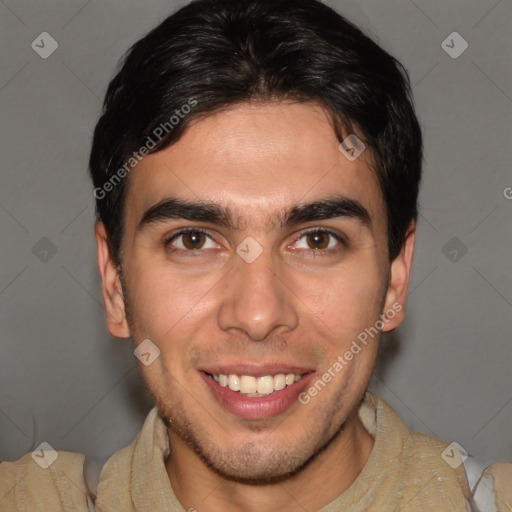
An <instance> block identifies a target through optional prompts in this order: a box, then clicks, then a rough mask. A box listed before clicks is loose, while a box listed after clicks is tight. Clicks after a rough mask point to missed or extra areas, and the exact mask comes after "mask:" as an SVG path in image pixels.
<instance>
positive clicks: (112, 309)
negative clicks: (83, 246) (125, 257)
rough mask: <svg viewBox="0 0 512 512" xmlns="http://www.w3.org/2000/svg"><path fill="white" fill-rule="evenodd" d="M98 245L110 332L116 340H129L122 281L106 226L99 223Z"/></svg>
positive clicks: (99, 264)
mask: <svg viewBox="0 0 512 512" xmlns="http://www.w3.org/2000/svg"><path fill="white" fill-rule="evenodd" d="M94 236H95V237H96V245H97V262H98V269H99V272H100V276H101V289H102V294H103V304H104V306H105V313H106V314H107V329H108V332H109V333H110V334H111V335H112V336H114V337H116V338H128V337H129V336H130V329H129V327H128V322H127V320H126V313H125V308H124V301H123V290H122V288H121V280H120V279H119V274H118V271H117V268H116V266H115V265H114V262H113V261H112V258H111V257H110V251H109V248H108V241H107V240H108V237H107V232H106V230H105V225H104V224H103V223H102V222H97V223H96V227H95V229H94Z"/></svg>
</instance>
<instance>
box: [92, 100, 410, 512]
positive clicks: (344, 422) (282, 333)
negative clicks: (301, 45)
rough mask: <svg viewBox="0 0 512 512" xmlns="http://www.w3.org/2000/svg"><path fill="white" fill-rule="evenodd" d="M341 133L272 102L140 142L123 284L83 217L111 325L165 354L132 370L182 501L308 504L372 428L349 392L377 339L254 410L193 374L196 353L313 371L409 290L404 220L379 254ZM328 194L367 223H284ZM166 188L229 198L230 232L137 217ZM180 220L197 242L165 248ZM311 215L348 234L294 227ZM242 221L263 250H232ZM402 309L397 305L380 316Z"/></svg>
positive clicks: (339, 480) (345, 481)
mask: <svg viewBox="0 0 512 512" xmlns="http://www.w3.org/2000/svg"><path fill="white" fill-rule="evenodd" d="M338 146H339V142H338V141H337V139H336V137H335V134H334V131H333V128H332V124H331V122H330V120H329V117H328V115H327V114H326V112H325V111H324V110H323V109H322V108H321V107H319V106H318V105H315V104H313V103H303V104H297V103H290V102H277V103H266V104H242V105H236V106H233V107H230V108H229V109H227V110H225V111H222V112H218V113H215V114H213V115H210V116H208V117H206V118H204V119H202V120H200V121H197V122H194V123H193V124H192V125H191V126H190V127H189V128H188V129H187V131H186V132H185V134H184V136H183V137H182V138H181V139H180V141H178V142H177V143H176V144H174V145H172V146H171V147H168V148H166V149H164V150H162V151H160V152H158V153H155V154H153V155H149V156H147V157H145V158H144V159H143V160H142V162H141V163H140V164H139V165H138V166H137V167H136V168H135V169H134V170H133V171H132V173H131V174H130V176H129V182H128V192H127V196H126V203H125V204H126V209H125V211H126V215H125V219H126V223H125V232H124V237H123V242H122V267H123V276H124V278H123V284H124V299H123V290H122V285H121V280H120V278H119V275H118V273H117V271H116V268H115V266H114V265H113V264H112V260H111V259H110V257H109V253H108V248H107V242H106V233H105V229H104V226H103V225H102V224H101V223H98V224H97V226H96V238H97V244H98V266H99V270H100V274H101V277H102V283H103V298H104V302H105V308H106V313H107V326H108V330H109V332H110V333H111V334H112V335H113V336H116V337H128V336H132V338H133V343H134V347H136V346H137V345H138V344H139V343H140V342H141V341H142V340H144V339H145V338H149V339H151V340H152V342H153V343H155V345H157V346H158V347H159V349H160V351H161V353H160V356H159V357H158V358H157V359H156V360H155V361H154V362H153V363H152V364H151V365H149V366H143V365H142V364H141V365H140V370H141V372H142V375H143V377H144V380H145V382H146V384H147V386H148V388H149V389H150V391H151V393H152V394H153V396H154V398H155V400H156V402H157V404H158V405H159V407H160V409H161V411H163V413H164V414H165V415H166V416H167V417H168V418H169V419H170V426H169V429H168V430H169V438H170V446H171V454H170V457H169V458H168V459H167V461H166V467H167V472H168V475H169V479H170V482H171V484H172V487H173V490H174V492H175V494H176V496H177V497H178V499H179V500H180V502H181V503H182V504H183V506H184V507H185V509H188V508H189V507H195V508H196V509H197V510H200V511H201V512H209V511H214V510H226V511H238V510H244V511H252V510H258V511H260V512H262V511H274V510H275V511H277V510H279V511H282V510H287V511H292V510H304V508H305V509H307V510H311V511H312V510H319V509H320V508H321V507H323V506H325V505H326V504H327V503H329V502H330V501H332V500H333V499H335V498H336V497H337V496H338V495H339V494H340V493H342V492H343V491H344V490H345V489H347V488H348V487H349V486H350V484H351V483H352V482H353V481H354V480H355V479H356V478H357V475H358V474H359V473H360V471H361V469H362V468H363V466H364V464H365V463H366V461H367V460H368V457H369V455H370V453H371V450H372V447H373V438H372V437H371V436H370V435H369V434H368V432H367V431H366V430H365V429H364V427H363V425H362V423H361V422H360V420H359V417H358V415H357V407H358V404H359V403H360V401H361V399H362V398H363V396H364V393H365V391H366V389H367V386H368V383H369V380H370V377H371V374H372V371H373V369H374V365H375V360H376V356H377V348H378V336H376V337H374V338H373V339H370V340H369V342H368V344H367V345H366V346H365V347H364V348H363V349H362V350H361V352H359V353H358V354H357V355H355V356H354V358H353V359H352V360H351V361H349V362H348V364H347V366H345V367H344V368H343V370H342V371H341V372H339V373H338V374H337V375H336V377H335V378H334V379H332V381H331V382H330V383H328V384H327V385H326V386H325V388H324V389H323V390H322V391H321V392H320V393H318V395H317V396H315V397H314V398H312V399H311V401H310V402H309V403H308V404H306V405H302V404H301V403H299V402H295V403H294V404H293V405H292V406H291V407H290V408H289V409H288V410H286V411H285V412H284V413H282V414H278V415H276V416H273V417H270V418H266V419H254V420H248V419H243V418H240V417H238V416H236V415H234V414H232V413H230V412H229V411H226V410H225V409H224V408H223V406H221V405H220V404H219V402H218V401H217V400H216V399H215V398H214V396H213V394H212V393H211V391H210V389H209V388H208V386H207V385H206V384H205V383H204V380H203V378H202V377H201V376H200V374H199V372H198V369H199V368H201V367H204V365H206V364H207V365H215V364H222V363H224V364H234V363H241V362H243V363H257V364H264V363H270V362H273V363H282V364H291V365H298V366H302V367H305V368H308V369H310V370H311V371H313V372H315V375H314V376H313V377H314V378H313V380H312V382H314V381H315V380H317V379H318V378H319V377H321V376H322V374H324V373H325V372H326V371H327V369H328V368H329V367H331V366H332V365H333V363H334V362H335V361H336V360H337V358H338V356H340V355H343V354H344V353H345V352H346V351H347V350H348V349H349V348H350V345H351V343H352V341H353V340H355V339H356V338H357V335H358V334H359V333H360V332H362V331H363V330H364V329H365V328H368V327H370V326H373V325H375V322H376V321H377V320H378V319H379V315H380V314H381V313H384V312H385V311H387V310H389V309H392V305H393V304H397V303H399V304H400V305H404V303H405V297H406V293H407V286H408V281H409V274H410V269H411V264H412V256H413V248H414V233H415V231H414V225H413V224H412V225H411V227H410V230H409V233H408V236H407V238H406V243H405V245H404V247H403V249H402V252H401V253H400V255H399V256H398V257H397V258H396V259H395V260H394V261H393V262H391V263H390V262H389V259H388V250H387V229H386V213H385V207H384V203H383V198H382V194H381V191H380V188H379V186H378V182H377V178H376V176H375V172H374V170H373V169H372V166H371V165H372V164H371V158H370V157H371V155H370V151H365V152H364V153H363V154H362V155H361V156H360V157H359V158H357V159H356V160H355V161H349V160H348V159H347V158H346V157H345V156H344V155H343V154H342V153H341V152H340V151H339V149H338ZM336 194H338V195H343V196H344V197H347V198H350V199H354V200H357V201H359V202H360V203H361V204H362V205H363V206H364V208H366V209H367V211H368V212H369V215H370V219H371V226H369V227H367V226H364V225H363V223H362V222H360V221H359V220H358V219H354V218H348V217H340V218H334V219H327V220H321V221H314V222H305V223H303V224H300V225H298V226H293V227H287V228H281V227H280V225H279V223H278V222H276V221H275V219H276V216H277V215H278V214H279V213H281V212H282V211H283V210H284V209H287V208H290V207H291V206H293V205H296V204H299V203H303V202H310V201H314V200H321V199H328V198H330V197H332V196H333V195H336ZM169 196H172V197H178V198H182V199H187V200H193V201H198V200H201V199H203V200H211V201H215V202H217V203H218V204H220V205H223V206H226V207H229V208H230V209H231V210H232V211H233V215H234V218H235V219H236V220H237V221H238V223H239V226H238V227H239V228H240V229H239V230H230V229H227V228H224V227H219V226H216V225H212V224H210V223H208V222H197V221H188V220H183V219H171V220H169V219H167V220H163V221H161V222H155V223H151V224H149V225H146V226H145V227H144V228H143V229H140V230H139V229H137V227H138V224H139V222H140V220H141V218H142V216H143V214H144V212H145V211H146V210H147V209H148V208H150V207H151V206H153V205H155V204H156V203H158V202H159V201H161V200H162V199H164V198H166V197H169ZM189 226H190V227H198V228H204V229H206V230H207V231H208V235H209V236H211V238H209V237H205V238H204V243H202V242H199V243H197V241H196V242H195V243H196V246H197V247H199V250H198V249H188V254H190V253H192V252H194V254H193V255H191V256H187V255H185V254H180V253H175V252H174V253H173V252H171V251H170V248H172V247H174V248H177V249H182V250H184V251H185V250H187V249H186V248H187V247H194V245H191V243H194V241H192V242H191V240H190V237H189V238H187V236H186V235H184V236H181V237H178V238H177V239H174V241H173V242H172V244H171V245H170V246H168V247H167V248H166V247H165V240H168V238H169V236H170V235H172V234H173V233H175V232H176V231H177V230H178V229H179V228H183V227H189ZM313 227H315V228H317V227H318V228H324V229H331V230H334V231H335V232H337V233H340V234H343V235H344V236H345V237H346V238H347V240H348V243H347V244H346V246H345V245H343V244H341V243H340V242H338V241H337V240H336V239H334V238H332V237H329V235H328V234H324V235H323V237H322V236H321V237H320V241H315V239H313V240H311V237H308V236H307V235H304V236H302V238H300V239H299V240H297V241H295V240H296V239H297V238H298V237H299V235H300V233H301V231H302V230H303V229H305V228H313ZM248 236H251V237H253V238H254V239H255V240H256V241H257V242H258V243H259V244H260V246H261V247H262V249H263V252H262V254H261V255H260V256H259V257H258V258H257V259H256V260H255V261H254V262H252V263H250V264H249V263H247V262H246V261H244V260H243V259H242V258H241V257H240V256H239V255H238V254H237V253H236V248H237V246H238V245H239V244H240V243H241V242H242V241H243V240H244V239H245V238H246V237H248ZM327 242H328V244H327ZM315 243H316V244H317V245H315ZM186 244H188V245H186ZM322 244H323V245H322ZM318 246H320V249H319V247H318ZM324 247H327V248H324ZM314 251H316V256H315V254H313V253H314ZM319 253H323V254H319ZM127 308H128V310H129V320H130V321H128V320H127ZM402 318H403V310H402V311H400V312H398V313H397V314H396V315H395V316H394V318H393V319H390V320H389V321H388V322H386V324H385V326H384V330H385V331H386V330H391V329H393V328H395V327H396V326H397V325H399V324H400V323H401V321H402ZM221 507H222V508H221Z"/></svg>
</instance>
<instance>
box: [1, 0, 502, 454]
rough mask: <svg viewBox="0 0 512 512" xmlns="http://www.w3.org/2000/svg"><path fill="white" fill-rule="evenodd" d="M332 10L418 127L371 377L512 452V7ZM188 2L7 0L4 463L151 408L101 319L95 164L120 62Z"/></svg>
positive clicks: (431, 427)
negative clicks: (401, 314) (400, 309)
mask: <svg viewBox="0 0 512 512" xmlns="http://www.w3.org/2000/svg"><path fill="white" fill-rule="evenodd" d="M182 3H183V2H182ZM182 3H181V4H182ZM181 4H180V5H181ZM329 4H330V5H332V6H334V7H338V8H339V10H340V11H341V12H342V13H345V14H346V15H347V17H349V18H350V19H352V20H353V21H355V22H356V23H357V24H359V25H360V26H361V27H362V28H363V29H364V30H365V31H366V32H368V33H370V34H371V35H373V37H375V38H376V39H377V40H378V41H379V42H380V43H381V44H382V45H383V46H384V47H385V48H386V49H387V50H388V51H390V52H391V53H392V54H394V55H395V56H396V57H397V58H398V59H399V60H401V61H402V62H403V63H404V64H405V66H406V67H407V68H408V69H409V71H410V74H411V81H412V83H413V84H414V94H415V98H416V103H417V108H418V112H419V116H420V118H421V122H422V125H423V129H424V135H425V148H426V162H425V178H424V183H423V190H422V194H421V212H422V213H421V217H420V222H419V232H418V242H417V252H416V258H415V261H414V268H413V276H412V284H411V290H410V293H409V299H408V305H407V319H406V321H405V323H404V324H403V326H402V327H400V329H399V330H398V331H397V332H396V333H395V335H393V337H392V338H390V339H388V340H387V342H386V345H385V349H386V350H385V351H384V352H385V361H386V364H385V365H384V366H383V367H382V368H381V369H380V370H379V374H378V375H377V376H376V377H375V379H374V382H373V384H372V387H373V389H374V390H375V391H377V392H378V394H380V396H382V397H383V398H384V399H386V400H387V401H388V402H389V403H390V404H391V405H392V406H393V407H394V408H395V410H396V411H397V412H398V413H399V414H400V416H401V417H402V418H403V420H404V421H405V422H406V424H407V425H408V426H410V427H412V428H414V429H417V430H421V431H424V432H426V433H428V434H431V435H434V436H437V437H440V438H442V439H444V440H446V441H452V440H456V441H457V442H458V443H459V444H461V445H462V446H463V447H464V448H465V449H466V450H468V451H469V452H470V453H472V454H474V455H476V456H477V457H478V458H479V459H480V461H481V462H483V463H488V462H490V461H494V460H512V439H511V435H510V432H511V425H512V381H511V371H510V369H511V366H512V349H511V347H512V344H511V340H510V330H511V327H512V324H511V313H512V309H511V308H512V272H511V261H512V258H511V253H512V251H511V249H512V247H511V245H512V233H511V227H510V226H511V213H512V200H509V199H507V198H506V197H505V196H506V191H507V190H510V189H507V187H512V175H511V173H510V167H509V166H510V162H511V149H510V147H511V118H512V72H511V70H512V66H511V53H512V52H511V46H512V45H511V36H510V34H511V30H510V28H511V18H512V3H511V2H510V0H501V1H496V0H471V1H466V0H464V1H462V0H459V1H451V2H441V1H437V2H427V1H424V0H415V1H414V2H413V1H412V0H391V1H387V2H382V1H381V0H364V1H361V2H359V4H349V3H347V2H336V1H335V0H331V1H330V2H329ZM177 5H178V3H177V2H172V1H164V0H150V1H146V2H140V1H135V0H129V1H120V0H116V1H114V0H108V1H105V0H103V1H100V0H91V1H86V0H85V1H84V0H66V1H64V0H61V1H58V0H53V1H38V2H35V1H28V0H26V1H25V0H4V1H1V2H0V64H1V66H0V111H1V113H2V115H1V121H0V122H1V124H2V137H1V159H0V169H1V181H0V183H1V191H0V228H1V232H2V238H1V246H2V250H1V260H0V261H1V267H0V307H1V316H0V318H1V320H0V321H1V326H2V330H1V344H0V460H1V459H4V460H13V459H17V458H19V457H21V456H22V455H23V454H24V453H26V452H27V451H29V450H31V449H33V448H35V447H36V446H38V445H39V443H41V442H42V441H47V442H49V443H50V444H51V445H52V446H53V447H54V448H55V449H59V450H72V451H78V452H82V453H85V454H87V455H88V456H90V457H92V458H94V459H97V460H98V461H99V462H100V463H102V462H104V461H105V459H106V458H108V456H110V455H111V454H112V453H113V452H114V451H116V450H118V449H119V448H121V447H123V446H125V445H126V444H128V443H130V442H131V441H132V439H133V437H134V436H135V434H136V432H137V430H138V429H139V427H140V425H141V423H142V421H143V419H144V417H145V415H146V413H147V411H148V410H149V408H150V407H151V405H152V404H151V401H150V400H149V399H148V396H147V395H146V392H145V391H144V388H143V383H142V381H141V378H140V377H139V376H138V372H137V369H136V364H135V363H136V360H135V358H134V356H133V353H132V347H131V344H130V342H129V341H128V340H124V341H123V340H116V339H113V338H111V337H110V336H109V335H108V334H107V332H106V329H105V320H104V312H103V308H102V305H101V297H100V287H99V279H98V276H97V271H96V266H95V264H96V263H95V244H94V238H93V220H94V215H93V210H94V202H93V196H92V187H91V185H90V183H89V181H88V177H87V174H86V168H87V159H88V152H89V149H90V141H91V134H92V130H93V127H94V125H95V122H96V121H97V118H98V115H99V112H100V106H101V101H100V100H101V98H102V96H103V94H104V92H105V89H106V86H107V83H108V81H109V80H110V79H111V78H112V77H113V73H114V69H115V66H116V63H117V60H118V59H119V57H120V56H121V55H122V54H123V53H124V51H125V50H126V49H127V48H128V47H129V46H130V45H131V44H132V43H133V42H135V41H136V40H137V39H138V38H139V37H140V36H142V35H143V34H144V33H145V32H147V31H148V30H149V29H150V28H152V27H153V26H155V25H156V24H157V23H158V22H159V21H161V20H163V19H164V18H165V17H166V16H167V15H168V14H169V13H170V12H171V11H172V10H173V9H174V7H176V6H177ZM454 31H456V32H458V33H459V34H460V35H461V36H462V37H463V38H464V39H465V40H466V41H467V42H468V44H469V47H468V49H467V50H466V51H465V52H464V53H463V54H462V55H460V56H459V57H458V58H456V59H454V58H452V57H450V56H449V55H448V54H447V53H446V52H445V51H444V50H443V48H442V47H441V43H442V41H444V40H445V39H446V38H447V36H448V35H449V34H451V33H452V32H454ZM42 32H48V33H50V34H51V36H52V37H53V38H55V40H56V41H57V42H58V45H59V46H58V49H57V50H56V51H55V52H54V53H53V54H52V55H51V56H49V57H48V58H47V59H43V58H41V57H40V56H39V55H38V54H37V53H36V52H35V51H34V50H33V49H32V48H31V43H32V41H34V40H36V38H37V37H38V36H39V34H41V33H42ZM448 44H450V45H451V46H454V45H455V44H456V43H455V42H453V43H452V42H450V40H448ZM457 45H458V43H457ZM47 48H48V47H47ZM457 48H458V46H457V47H455V49H457ZM504 191H505V193H504ZM511 196H512V191H511V194H510V195H509V197H511ZM454 237H456V239H455V240H453V238H454ZM45 238H46V239H48V240H49V241H48V240H46V239H45ZM41 239H43V240H41ZM447 244H448V245H447ZM55 250H56V253H55V254H53V253H54V252H55ZM465 250H467V253H464V252H465ZM45 251H46V252H45Z"/></svg>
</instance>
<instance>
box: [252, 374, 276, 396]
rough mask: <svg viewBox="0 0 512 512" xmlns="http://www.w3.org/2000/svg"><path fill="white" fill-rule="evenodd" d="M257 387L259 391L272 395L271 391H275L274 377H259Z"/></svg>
mask: <svg viewBox="0 0 512 512" xmlns="http://www.w3.org/2000/svg"><path fill="white" fill-rule="evenodd" d="M256 389H257V391H258V393H261V394H262V395H270V393H272V391H274V377H272V375H265V376H264V377H258V381H257V382H256Z"/></svg>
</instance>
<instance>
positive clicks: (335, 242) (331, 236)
mask: <svg viewBox="0 0 512 512" xmlns="http://www.w3.org/2000/svg"><path fill="white" fill-rule="evenodd" d="M345 245H346V244H345V241H344V239H343V238H342V236H341V235H339V234H337V233H335V232H334V231H330V230H327V229H318V228H317V229H312V230H309V231H303V232H302V233H301V234H300V235H299V236H298V237H297V238H296V239H295V240H294V244H293V245H292V246H289V248H290V249H293V250H297V249H300V250H303V251H304V252H305V253H309V254H314V255H317V254H318V255H321V254H326V255H327V254H331V255H332V254H333V251H339V250H341V249H342V247H344V246H345Z"/></svg>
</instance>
